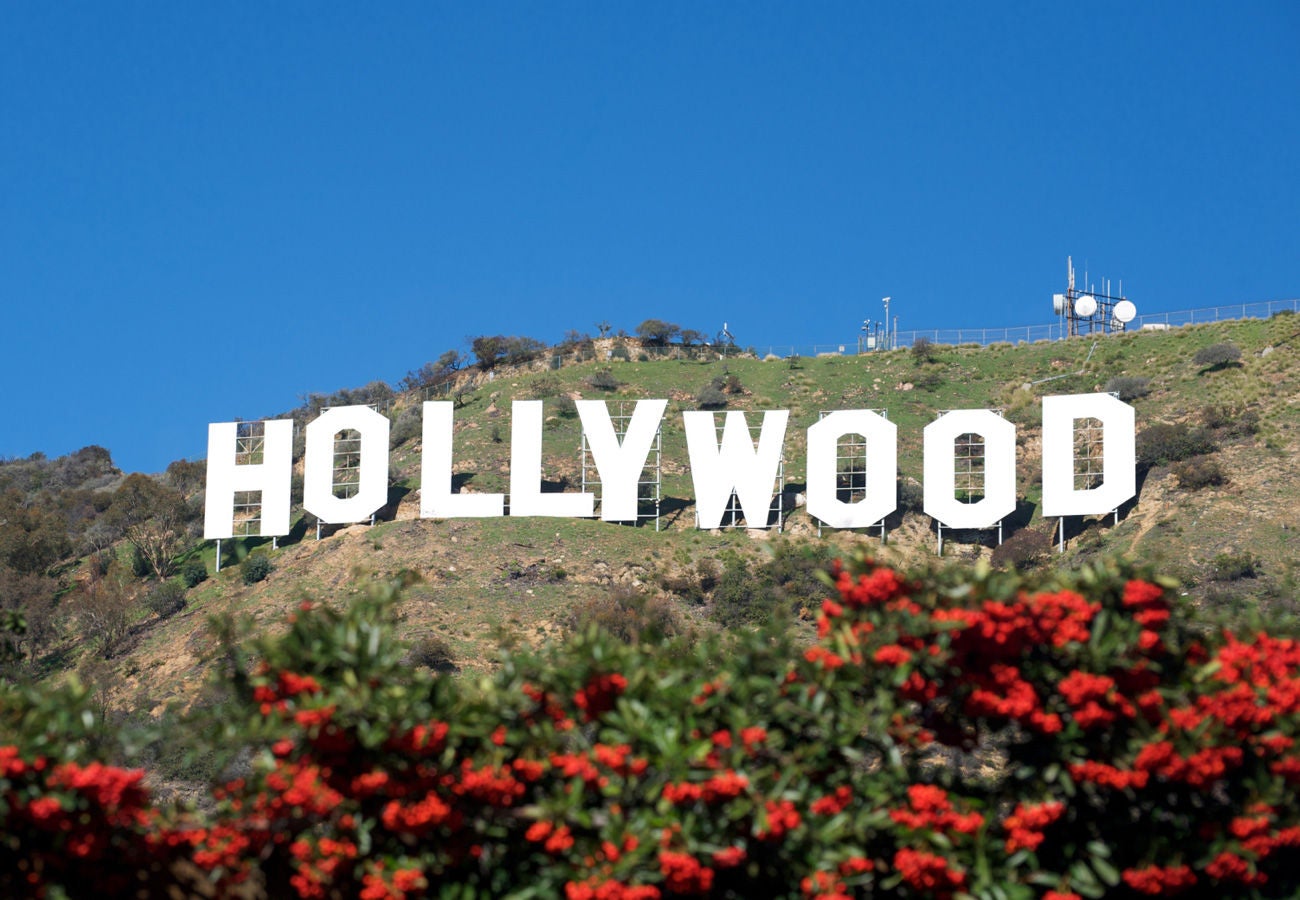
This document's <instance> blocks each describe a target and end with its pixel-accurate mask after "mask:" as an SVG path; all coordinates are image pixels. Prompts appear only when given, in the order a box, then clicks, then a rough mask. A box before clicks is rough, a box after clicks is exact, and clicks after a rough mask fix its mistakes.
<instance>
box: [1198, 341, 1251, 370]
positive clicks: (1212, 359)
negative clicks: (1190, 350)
mask: <svg viewBox="0 0 1300 900" xmlns="http://www.w3.org/2000/svg"><path fill="white" fill-rule="evenodd" d="M1239 359H1241V350H1240V348H1238V347H1237V346H1236V345H1235V344H1230V343H1227V342H1224V343H1219V344H1210V345H1209V346H1208V347H1202V348H1201V349H1200V350H1197V351H1196V355H1195V356H1193V357H1192V362H1194V363H1196V364H1197V365H1198V366H1205V367H1206V368H1209V369H1224V368H1227V367H1228V366H1230V365H1232V364H1233V363H1235V362H1237V361H1238V360H1239Z"/></svg>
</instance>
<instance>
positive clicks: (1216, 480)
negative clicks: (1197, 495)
mask: <svg viewBox="0 0 1300 900" xmlns="http://www.w3.org/2000/svg"><path fill="white" fill-rule="evenodd" d="M1173 472H1174V476H1175V477H1176V478H1177V479H1178V486H1179V487H1180V488H1182V489H1183V490H1185V491H1199V490H1200V489H1201V488H1207V487H1219V486H1221V485H1224V484H1227V483H1228V476H1227V475H1226V474H1225V473H1224V471H1223V467H1222V466H1220V465H1219V464H1218V463H1217V462H1215V461H1214V460H1212V459H1210V458H1209V457H1208V456H1194V457H1192V458H1191V459H1188V460H1184V461H1183V462H1180V463H1177V464H1176V465H1175V466H1174V468H1173Z"/></svg>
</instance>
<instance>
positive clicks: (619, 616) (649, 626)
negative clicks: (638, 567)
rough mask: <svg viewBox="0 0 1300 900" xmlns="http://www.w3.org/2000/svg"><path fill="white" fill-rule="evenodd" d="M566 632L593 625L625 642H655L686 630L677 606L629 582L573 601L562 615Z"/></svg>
mask: <svg viewBox="0 0 1300 900" xmlns="http://www.w3.org/2000/svg"><path fill="white" fill-rule="evenodd" d="M564 626H565V630H566V631H567V632H568V633H569V634H581V633H583V632H586V631H587V630H588V629H596V630H598V631H601V632H603V633H605V634H608V635H610V636H611V637H613V638H615V639H617V640H619V641H621V642H622V643H625V644H640V643H650V644H659V643H662V642H663V641H666V640H668V639H669V638H673V637H676V636H678V635H681V634H684V633H686V631H687V630H688V629H687V628H686V626H685V622H684V620H683V619H682V617H681V615H680V614H679V613H678V612H677V607H676V606H675V605H674V604H673V603H672V602H671V601H669V600H665V599H663V598H660V597H651V596H648V595H647V594H645V593H644V592H643V591H639V590H637V589H636V588H633V587H631V586H629V585H616V586H614V587H613V588H611V589H610V590H609V592H608V593H607V594H605V595H604V596H601V597H597V598H595V599H591V600H586V601H583V602H582V603H578V604H576V605H574V606H573V607H572V608H571V609H570V610H569V613H568V615H567V617H566V618H565V621H564Z"/></svg>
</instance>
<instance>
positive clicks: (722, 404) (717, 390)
mask: <svg viewBox="0 0 1300 900" xmlns="http://www.w3.org/2000/svg"><path fill="white" fill-rule="evenodd" d="M722 386H723V382H722V379H721V378H715V379H713V381H711V382H709V383H708V384H706V385H705V386H704V387H702V388H700V392H699V393H698V394H696V395H695V402H696V404H697V405H698V406H699V407H700V409H725V408H726V406H727V395H726V394H725V393H723V391H722Z"/></svg>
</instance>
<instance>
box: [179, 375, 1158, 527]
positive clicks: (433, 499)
mask: <svg viewBox="0 0 1300 900" xmlns="http://www.w3.org/2000/svg"><path fill="white" fill-rule="evenodd" d="M667 405H668V401H666V400H642V401H639V402H638V403H637V404H636V407H635V408H634V410H633V414H632V416H631V417H630V419H629V421H628V423H627V427H626V429H625V432H624V434H623V435H622V437H621V439H620V437H619V435H618V434H617V432H616V431H615V428H614V424H613V421H612V420H611V419H610V415H609V410H608V408H607V407H606V406H605V403H604V402H603V401H599V400H579V401H577V407H578V415H579V417H580V420H581V422H582V430H583V434H584V435H585V437H586V441H587V446H588V448H589V449H590V451H591V456H592V460H593V462H594V463H595V467H596V470H597V473H598V474H599V483H600V517H601V519H603V520H605V521H609V522H627V521H634V520H635V519H636V517H637V485H638V482H639V481H640V478H641V473H642V471H643V470H644V468H645V465H646V460H647V457H648V455H649V453H650V451H651V449H652V447H653V446H654V442H655V437H656V435H657V434H658V432H659V427H660V423H661V422H662V421H663V417H664V412H665V410H666V409H667ZM423 414H424V423H423V439H424V443H423V455H422V459H421V485H422V488H421V493H420V515H421V516H422V517H424V518H472V517H480V518H482V517H493V516H500V515H503V514H504V513H505V511H506V507H507V503H506V497H505V495H503V494H476V493H457V492H455V491H453V485H452V461H453V447H452V432H453V427H452V426H453V424H454V423H453V412H452V404H451V403H449V402H445V401H436V402H427V403H425V404H424V406H423ZM1087 419H1093V420H1096V421H1097V422H1098V423H1100V426H1101V433H1102V435H1103V438H1102V444H1101V446H1102V449H1103V457H1102V460H1101V469H1102V471H1101V483H1100V484H1099V485H1097V486H1095V487H1088V488H1076V486H1075V478H1074V472H1075V440H1074V438H1075V431H1076V425H1077V424H1078V423H1079V421H1080V420H1087ZM788 422H789V412H788V411H786V410H768V411H766V412H764V413H762V422H761V426H760V429H759V437H758V442H757V445H755V442H754V440H753V438H752V437H751V435H750V430H749V423H748V421H747V419H746V416H745V414H744V413H742V412H734V411H733V412H728V413H727V414H726V416H725V418H724V420H723V426H722V430H721V436H720V437H719V433H718V427H717V420H716V418H715V416H714V414H713V413H711V412H696V411H691V412H683V413H682V423H683V425H684V427H685V431H686V448H687V453H688V456H689V458H690V465H691V477H692V480H693V482H694V485H695V497H696V499H695V504H696V511H697V516H698V522H699V527H701V528H716V527H718V526H719V525H721V524H722V519H723V516H724V515H725V513H726V507H727V502H728V500H729V499H730V498H731V495H732V493H733V492H734V493H735V495H736V497H737V499H738V500H739V502H740V507H741V510H742V512H743V514H744V516H745V519H746V521H747V522H750V523H753V524H754V526H755V527H762V526H764V525H766V523H767V516H768V510H769V509H770V507H771V501H772V497H773V495H774V494H775V493H776V492H778V491H781V490H782V488H783V486H782V485H779V484H777V474H778V472H779V470H780V465H781V456H782V449H783V447H784V444H785V433H786V426H787V424H788ZM262 425H263V435H264V439H263V449H262V461H261V462H260V463H257V464H239V463H237V460H236V443H237V434H238V428H239V425H238V424H237V423H235V422H219V423H214V424H212V425H209V426H208V483H207V499H206V509H205V520H204V532H203V533H204V537H206V538H208V539H219V538H228V537H232V536H233V533H234V521H233V519H234V514H233V510H234V505H235V494H236V492H239V491H260V492H261V533H262V534H263V535H267V536H269V535H283V534H288V533H289V524H290V523H289V506H290V496H289V495H290V478H291V473H292V469H293V423H292V422H291V421H287V420H284V421H280V420H275V421H268V422H264V423H262ZM542 425H543V410H542V401H540V400H516V401H515V402H514V403H513V405H512V408H511V428H510V441H511V447H510V495H509V504H508V505H509V512H510V515H512V516H560V517H579V518H590V517H592V516H594V515H595V510H596V495H595V494H592V493H546V492H543V491H542V484H541V474H542ZM341 431H351V432H355V433H356V434H357V435H358V436H359V441H357V444H356V451H355V452H356V454H357V458H356V460H355V464H356V470H357V477H358V486H357V487H358V489H357V492H356V493H355V494H354V495H353V496H351V497H346V498H342V497H338V496H335V490H334V488H335V485H334V477H335V475H334V456H335V439H336V437H337V436H338V434H339V432H341ZM388 431H389V424H388V419H387V418H385V417H384V416H382V415H380V414H379V413H378V412H376V411H374V410H373V409H371V408H369V407H366V406H345V407H336V408H334V409H330V410H327V411H326V412H324V413H322V414H321V415H320V417H319V418H317V419H316V420H315V421H314V422H312V423H311V424H309V425H308V426H307V428H306V435H305V436H306V452H305V456H304V460H303V470H304V471H303V506H304V508H305V509H307V510H308V511H309V512H311V513H313V514H314V515H316V516H317V517H318V518H319V519H320V520H321V521H322V522H324V523H327V524H347V523H350V522H361V521H364V520H366V519H368V518H369V517H370V516H371V515H372V514H373V513H375V512H376V511H377V510H379V509H380V508H381V507H382V506H383V505H384V503H385V502H387V499H388ZM897 431H898V429H897V426H896V425H894V423H892V422H890V421H889V420H887V419H885V418H884V417H883V416H880V415H879V414H877V413H875V412H872V411H870V410H865V409H856V410H840V411H838V412H832V413H829V414H828V415H826V416H825V418H823V419H822V420H821V421H820V422H818V423H816V424H815V425H813V426H811V427H810V428H809V429H808V433H807V437H808V457H807V464H808V485H807V492H808V512H809V513H810V514H811V515H813V516H815V517H816V518H817V519H818V520H819V521H821V522H822V523H823V524H825V525H829V526H831V527H833V528H860V527H866V526H869V525H873V524H875V523H877V522H880V521H881V520H883V519H884V518H885V517H886V516H888V515H889V514H890V513H892V512H893V511H894V510H895V509H896V508H897V505H898V500H897V491H896V487H895V484H896V480H897V475H898V472H897V465H898V464H897V447H898V434H897ZM849 435H860V436H861V437H862V438H863V439H864V441H865V444H866V482H865V485H864V487H865V491H864V495H863V497H862V498H861V499H859V500H857V501H855V502H846V501H843V500H840V499H839V497H838V496H837V490H836V475H837V472H836V466H837V450H836V448H837V444H838V442H839V440H840V439H841V438H843V437H845V436H849ZM963 435H978V436H979V439H980V440H979V442H975V441H969V440H968V442H969V443H972V444H977V445H982V452H981V454H980V467H979V471H980V473H981V477H982V494H983V496H982V497H981V498H980V499H979V500H977V501H975V502H970V501H971V498H970V497H960V498H959V497H958V496H957V495H956V491H957V481H956V478H955V470H956V468H957V462H958V460H957V459H956V458H955V457H954V453H955V442H956V441H957V440H958V439H959V438H960V437H961V436H963ZM1134 437H1135V435H1134V414H1133V408H1132V407H1131V406H1129V405H1128V404H1126V403H1123V402H1121V401H1120V400H1118V399H1116V398H1115V397H1113V396H1111V395H1110V394H1077V395H1072V396H1065V397H1045V398H1043V510H1042V512H1043V515H1044V516H1052V517H1055V516H1075V515H1095V514H1099V513H1105V512H1108V511H1110V510H1113V509H1115V508H1117V507H1118V506H1119V505H1120V504H1122V503H1124V502H1125V501H1127V500H1128V499H1129V498H1131V497H1132V496H1133V495H1134V493H1135V492H1136V476H1135V459H1136V454H1135V441H1134ZM924 447H925V459H924V488H925V512H926V514H927V515H929V516H931V517H933V518H935V519H937V520H938V521H939V522H940V523H941V524H942V525H943V526H944V527H948V528H986V527H989V526H992V525H995V524H997V522H998V521H999V520H1001V519H1002V518H1004V517H1006V516H1008V515H1010V514H1011V513H1012V512H1014V511H1015V508H1016V485H1015V480H1016V428H1015V426H1014V425H1013V424H1012V423H1011V422H1008V421H1007V420H1005V419H1003V418H1002V417H1000V416H998V415H996V414H995V413H993V412H992V411H990V410H986V409H965V410H954V411H950V412H947V413H944V414H943V415H941V416H940V417H939V418H937V419H935V421H933V422H931V423H930V424H929V425H927V426H926V428H925V431H924ZM1094 468H1095V466H1094Z"/></svg>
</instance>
